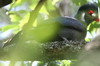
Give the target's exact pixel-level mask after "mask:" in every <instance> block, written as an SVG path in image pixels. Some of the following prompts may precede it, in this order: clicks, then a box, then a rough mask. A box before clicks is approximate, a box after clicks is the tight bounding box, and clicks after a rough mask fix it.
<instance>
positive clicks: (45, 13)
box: [0, 0, 100, 66]
mask: <svg viewBox="0 0 100 66" xmlns="http://www.w3.org/2000/svg"><path fill="white" fill-rule="evenodd" d="M38 2H39V0H13V1H12V3H10V4H9V5H6V6H4V7H2V8H0V47H2V46H3V45H4V44H5V43H6V42H7V41H8V40H10V39H11V38H12V37H13V36H14V35H15V34H17V33H18V32H19V31H20V30H21V29H22V27H23V25H24V24H26V23H27V22H28V19H29V17H30V12H31V11H32V10H34V8H35V7H36V5H37V3H38ZM88 2H92V3H96V4H97V5H98V3H99V2H100V0H99V1H98V0H47V2H46V3H45V4H44V5H43V6H42V8H41V10H40V11H39V14H38V16H37V18H36V20H35V22H34V24H33V26H34V27H35V26H37V24H38V23H39V22H41V21H43V20H45V19H48V18H53V17H56V16H69V17H74V16H75V15H76V13H77V11H78V8H79V7H80V6H81V5H83V4H86V3H88ZM99 4H100V3H99ZM98 15H99V14H98ZM31 18H34V17H31ZM94 27H95V28H94ZM99 28H100V24H99V23H97V22H93V23H91V24H90V25H89V26H88V28H87V30H88V33H87V36H86V41H90V40H92V39H93V38H94V37H95V36H96V35H99V34H100V29H99ZM71 63H72V61H71V60H57V61H53V62H52V63H51V64H52V66H55V65H56V66H57V65H58V66H70V64H71ZM0 66H48V63H43V62H41V61H34V62H33V61H24V62H23V61H17V62H11V61H2V60H1V61H0Z"/></svg>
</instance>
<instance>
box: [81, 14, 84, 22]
mask: <svg viewBox="0 0 100 66" xmlns="http://www.w3.org/2000/svg"><path fill="white" fill-rule="evenodd" d="M84 16H85V13H82V16H81V20H82V21H85V19H84Z"/></svg>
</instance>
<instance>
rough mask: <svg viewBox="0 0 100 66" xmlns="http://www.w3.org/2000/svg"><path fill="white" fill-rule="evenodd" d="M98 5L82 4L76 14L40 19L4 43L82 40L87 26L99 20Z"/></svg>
mask: <svg viewBox="0 0 100 66" xmlns="http://www.w3.org/2000/svg"><path fill="white" fill-rule="evenodd" d="M99 20H100V19H99V18H98V6H96V5H95V4H93V3H87V4H84V5H82V6H81V7H80V8H79V9H78V11H77V14H76V16H75V17H74V18H73V17H67V16H64V17H62V16H58V17H54V18H50V19H47V20H44V21H41V22H40V23H39V24H37V26H36V27H32V28H30V29H29V31H20V32H19V33H18V34H16V35H15V36H14V37H13V38H12V40H11V41H10V42H9V43H7V44H5V45H4V46H7V45H9V44H15V43H18V44H20V42H21V43H27V42H28V43H29V41H33V40H36V41H37V42H40V43H44V42H54V41H63V40H65V39H67V40H72V41H84V39H85V36H86V33H87V26H88V25H89V24H90V23H91V22H93V21H99Z"/></svg>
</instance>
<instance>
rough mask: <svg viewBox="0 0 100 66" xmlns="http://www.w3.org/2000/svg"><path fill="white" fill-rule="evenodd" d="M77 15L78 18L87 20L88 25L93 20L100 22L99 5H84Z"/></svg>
mask: <svg viewBox="0 0 100 66" xmlns="http://www.w3.org/2000/svg"><path fill="white" fill-rule="evenodd" d="M76 17H77V19H78V20H81V21H84V22H86V24H87V25H89V24H90V23H91V22H93V21H96V22H99V21H100V19H99V17H98V6H96V5H95V4H93V3H88V4H85V5H82V6H81V7H80V8H79V10H78V13H77V15H76Z"/></svg>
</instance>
